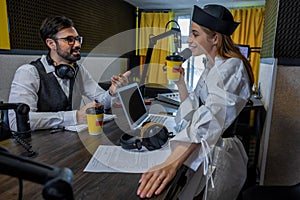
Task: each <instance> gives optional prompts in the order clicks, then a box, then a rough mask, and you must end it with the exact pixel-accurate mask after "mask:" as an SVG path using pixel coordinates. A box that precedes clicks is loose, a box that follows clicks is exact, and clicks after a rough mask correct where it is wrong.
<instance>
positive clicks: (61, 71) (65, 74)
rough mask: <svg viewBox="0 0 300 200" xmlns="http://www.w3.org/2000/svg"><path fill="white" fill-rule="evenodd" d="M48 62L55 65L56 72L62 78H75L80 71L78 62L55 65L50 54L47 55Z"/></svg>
mask: <svg viewBox="0 0 300 200" xmlns="http://www.w3.org/2000/svg"><path fill="white" fill-rule="evenodd" d="M46 58H47V62H48V64H49V65H53V66H54V67H55V74H56V75H57V76H58V77H59V78H62V79H73V78H75V77H76V74H77V72H78V67H79V66H78V64H77V63H76V62H75V63H74V64H73V66H72V65H67V64H60V65H57V66H55V65H54V61H53V60H52V59H51V57H50V55H49V54H48V55H47V57H46Z"/></svg>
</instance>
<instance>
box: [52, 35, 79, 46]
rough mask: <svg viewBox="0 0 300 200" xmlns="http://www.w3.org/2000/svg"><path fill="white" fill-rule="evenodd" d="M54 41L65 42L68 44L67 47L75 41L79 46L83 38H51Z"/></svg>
mask: <svg viewBox="0 0 300 200" xmlns="http://www.w3.org/2000/svg"><path fill="white" fill-rule="evenodd" d="M53 39H54V40H64V41H66V42H68V45H74V44H75V41H78V42H79V43H80V44H82V42H83V37H82V36H76V37H74V36H68V37H64V38H53Z"/></svg>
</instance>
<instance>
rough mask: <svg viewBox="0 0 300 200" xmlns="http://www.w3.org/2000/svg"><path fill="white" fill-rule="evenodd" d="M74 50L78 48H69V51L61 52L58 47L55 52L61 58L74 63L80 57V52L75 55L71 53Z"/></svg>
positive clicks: (78, 49)
mask: <svg viewBox="0 0 300 200" xmlns="http://www.w3.org/2000/svg"><path fill="white" fill-rule="evenodd" d="M74 51H80V48H74V49H71V50H70V52H62V51H60V48H58V49H57V51H56V52H57V54H58V55H59V56H60V57H62V58H63V59H65V60H67V61H69V62H70V63H74V62H76V61H78V60H80V59H81V55H80V53H79V54H77V55H73V54H72V53H73V52H74Z"/></svg>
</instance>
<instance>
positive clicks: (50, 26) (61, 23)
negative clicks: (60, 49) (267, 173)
mask: <svg viewBox="0 0 300 200" xmlns="http://www.w3.org/2000/svg"><path fill="white" fill-rule="evenodd" d="M70 27H74V23H73V21H72V20H71V19H69V18H67V17H65V16H51V17H47V18H46V19H45V20H44V21H43V23H42V25H41V28H40V36H41V39H42V41H43V42H44V43H45V42H46V39H47V38H54V36H55V34H56V33H58V32H59V31H61V30H62V29H65V28H70Z"/></svg>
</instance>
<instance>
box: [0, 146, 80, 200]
mask: <svg viewBox="0 0 300 200" xmlns="http://www.w3.org/2000/svg"><path fill="white" fill-rule="evenodd" d="M0 166H1V167H0V173H1V174H6V175H9V176H13V177H18V178H19V179H21V180H22V179H25V180H29V181H32V182H35V183H39V184H42V185H44V188H43V191H42V194H43V197H44V199H46V200H47V199H49V200H50V199H65V200H73V199H74V196H73V189H72V180H73V172H72V171H71V170H70V169H69V168H58V167H55V166H52V165H47V164H44V163H40V162H36V161H34V160H31V159H28V158H24V157H21V156H15V155H12V154H10V153H9V152H8V151H7V150H6V149H5V148H2V147H0ZM21 195H22V194H21ZM20 199H22V198H20Z"/></svg>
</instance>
